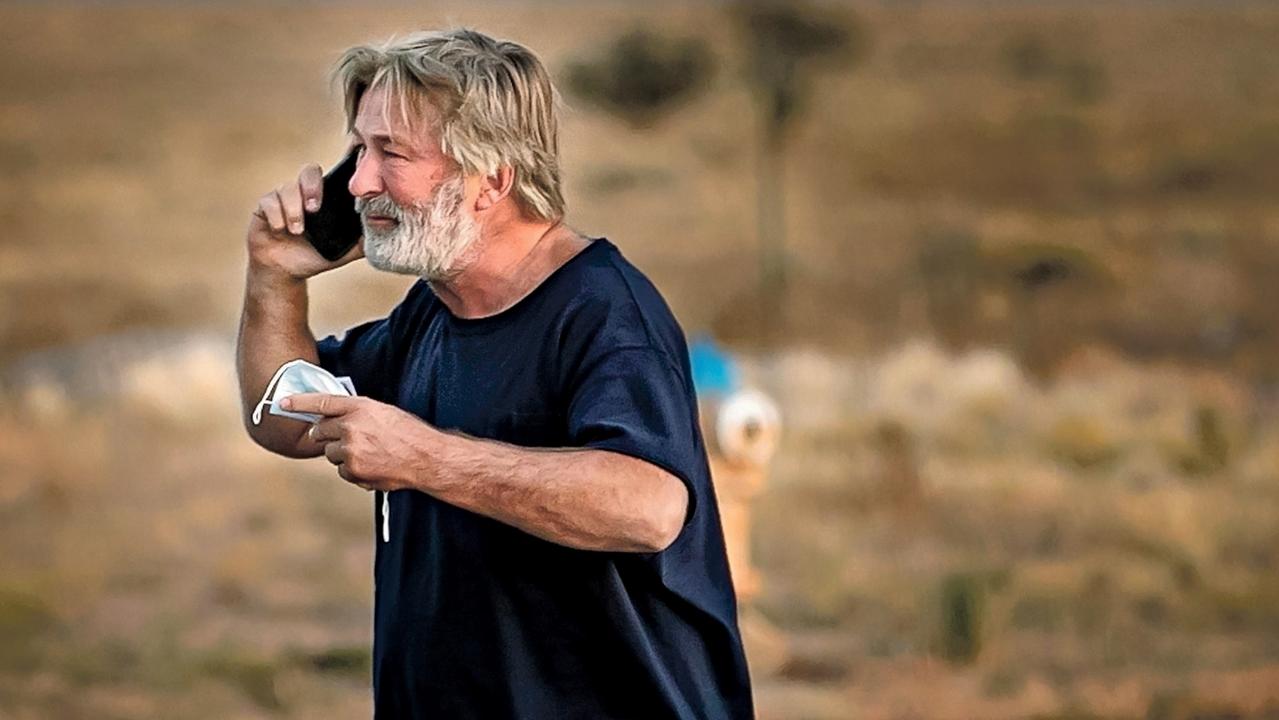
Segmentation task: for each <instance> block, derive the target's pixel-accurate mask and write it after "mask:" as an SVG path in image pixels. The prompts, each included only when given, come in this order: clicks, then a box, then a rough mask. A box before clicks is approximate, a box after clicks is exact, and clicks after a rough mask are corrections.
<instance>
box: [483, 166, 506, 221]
mask: <svg viewBox="0 0 1279 720" xmlns="http://www.w3.org/2000/svg"><path fill="white" fill-rule="evenodd" d="M513 187H515V168H513V167H511V166H510V165H501V166H499V167H498V169H497V172H495V173H493V174H492V175H485V176H483V177H481V178H480V194H479V197H477V198H476V199H475V209H476V210H477V211H479V210H488V209H489V208H491V207H494V206H496V205H497V204H498V203H500V202H502V198H505V197H506V196H507V195H510V194H511V188H513Z"/></svg>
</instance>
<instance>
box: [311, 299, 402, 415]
mask: <svg viewBox="0 0 1279 720" xmlns="http://www.w3.org/2000/svg"><path fill="white" fill-rule="evenodd" d="M415 288H416V286H414V289H415ZM414 289H410V290H409V294H408V296H407V297H406V298H405V299H404V301H403V302H401V303H400V304H399V305H398V306H396V307H395V309H394V310H392V311H391V313H390V314H389V315H387V316H386V317H384V318H382V319H380V320H370V321H369V322H366V323H363V324H361V325H356V326H355V327H353V328H350V329H349V330H347V331H346V332H345V333H343V335H342V336H341V337H338V336H336V335H329V336H327V337H325V338H323V339H321V340H318V341H316V343H315V351H316V354H318V355H319V357H320V367H322V368H324V369H325V370H328V371H329V372H331V373H333V374H334V375H337V376H339V377H340V376H347V377H350V378H351V382H352V383H354V384H355V392H356V393H358V394H359V395H362V396H364V397H370V398H373V399H374V400H378V401H380V402H393V401H394V399H395V393H396V392H397V390H398V388H397V387H396V385H395V378H397V377H399V368H400V365H401V356H402V352H403V351H402V350H401V347H402V346H405V345H407V343H406V341H405V338H404V333H405V332H406V330H405V324H406V316H407V315H408V314H409V313H410V312H411V308H412V306H413V301H414Z"/></svg>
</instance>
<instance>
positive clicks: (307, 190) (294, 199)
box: [246, 163, 364, 280]
mask: <svg viewBox="0 0 1279 720" xmlns="http://www.w3.org/2000/svg"><path fill="white" fill-rule="evenodd" d="M323 192H324V177H323V173H322V172H321V170H320V166H319V165H316V164H314V163H312V164H310V165H305V166H303V168H302V170H301V171H300V172H299V173H298V179H297V182H291V183H285V184H283V185H281V186H280V187H278V188H276V189H275V190H272V191H271V192H269V193H267V194H265V195H263V196H262V197H261V198H260V199H259V200H258V207H257V209H256V210H254V211H253V216H252V217H251V218H250V219H249V231H248V237H247V239H246V241H247V243H248V250H249V264H250V265H251V266H253V267H255V268H257V269H262V270H267V271H270V272H278V273H280V274H282V275H285V276H287V277H290V278H292V279H295V280H305V279H307V278H309V277H313V276H315V275H319V274H320V273H322V272H325V271H327V270H332V269H334V268H339V267H342V266H343V265H346V264H347V263H350V262H352V261H355V260H358V259H359V258H362V257H364V238H362V237H361V238H360V241H359V242H358V243H356V245H355V247H353V248H351V250H350V252H348V253H347V254H346V255H343V256H342V257H341V258H339V259H337V260H336V261H333V262H330V261H328V260H325V259H324V257H323V256H321V255H320V253H319V252H317V251H316V250H315V248H314V247H312V246H311V243H310V242H308V241H307V239H306V238H305V237H303V235H302V230H303V222H304V217H305V216H304V214H303V204H304V203H306V205H305V207H306V209H307V211H308V212H314V211H315V210H318V209H319V208H320V203H322V202H323V201H324V198H323Z"/></svg>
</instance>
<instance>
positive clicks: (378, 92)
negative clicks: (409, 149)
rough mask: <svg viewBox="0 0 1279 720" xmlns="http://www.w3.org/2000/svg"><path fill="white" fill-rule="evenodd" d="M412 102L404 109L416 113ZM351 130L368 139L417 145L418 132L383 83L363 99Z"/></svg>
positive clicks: (359, 136)
mask: <svg viewBox="0 0 1279 720" xmlns="http://www.w3.org/2000/svg"><path fill="white" fill-rule="evenodd" d="M412 108H413V103H410V104H409V106H408V107H407V108H405V110H407V111H408V113H409V114H410V115H412V114H414V112H416V111H415V110H414V109H412ZM352 133H353V134H354V135H355V136H356V137H358V138H360V139H361V140H363V141H365V142H372V141H380V142H394V143H398V144H401V145H409V146H416V145H417V142H416V137H417V133H415V132H414V128H412V127H410V126H407V125H405V123H404V118H403V117H402V116H401V112H400V103H399V101H396V102H390V95H389V94H388V93H387V92H386V90H385V89H384V88H383V87H381V86H380V85H375V86H374V87H372V88H369V90H368V91H366V92H365V93H364V95H363V97H361V98H360V104H359V108H358V110H357V112H356V115H355V122H354V123H353V125H352Z"/></svg>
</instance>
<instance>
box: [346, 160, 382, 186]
mask: <svg viewBox="0 0 1279 720" xmlns="http://www.w3.org/2000/svg"><path fill="white" fill-rule="evenodd" d="M346 189H347V190H348V191H350V193H351V194H352V195H354V196H355V197H374V196H376V195H381V194H382V190H383V188H382V175H381V173H379V172H378V163H377V161H376V160H374V159H373V158H372V153H370V152H368V151H367V150H366V151H365V152H364V155H363V156H361V157H360V159H359V160H357V161H356V163H355V172H354V173H352V174H351V180H350V182H348V183H347V184H346Z"/></svg>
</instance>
